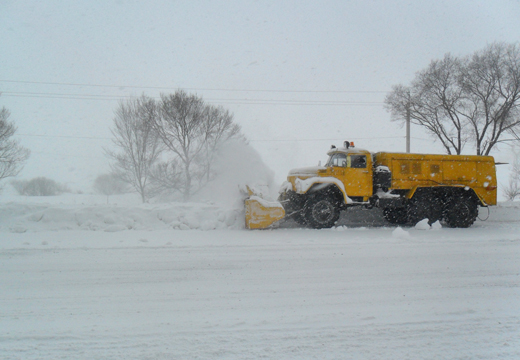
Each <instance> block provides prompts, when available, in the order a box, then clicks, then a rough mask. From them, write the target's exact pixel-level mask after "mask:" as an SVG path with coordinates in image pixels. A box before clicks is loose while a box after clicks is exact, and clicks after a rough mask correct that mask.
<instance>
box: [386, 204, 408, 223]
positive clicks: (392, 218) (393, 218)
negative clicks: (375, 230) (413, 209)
mask: <svg viewBox="0 0 520 360" xmlns="http://www.w3.org/2000/svg"><path fill="white" fill-rule="evenodd" d="M383 216H384V217H385V219H386V220H387V221H388V222H389V223H390V224H397V225H404V224H406V223H407V222H408V216H407V213H406V208H404V207H402V208H385V209H383Z"/></svg>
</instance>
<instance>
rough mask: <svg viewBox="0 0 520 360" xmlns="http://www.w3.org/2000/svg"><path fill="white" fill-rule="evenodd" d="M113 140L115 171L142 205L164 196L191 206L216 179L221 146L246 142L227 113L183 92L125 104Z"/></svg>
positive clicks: (117, 115) (118, 111) (116, 119)
mask: <svg viewBox="0 0 520 360" xmlns="http://www.w3.org/2000/svg"><path fill="white" fill-rule="evenodd" d="M112 134H113V143H114V145H115V148H116V150H114V151H111V150H107V151H106V153H107V155H108V156H109V157H110V158H111V159H112V160H113V162H112V164H111V166H112V171H113V173H115V174H116V175H117V176H118V177H119V178H120V179H121V180H123V181H125V182H126V183H128V184H129V185H130V186H131V187H132V188H133V189H134V190H135V191H137V192H138V193H139V194H140V195H141V198H142V201H143V202H145V201H146V200H147V199H148V198H150V197H151V196H154V195H156V194H159V193H163V192H177V193H180V194H182V197H183V199H184V200H188V199H189V198H190V197H191V196H192V195H193V194H194V193H196V192H197V191H198V190H200V189H201V188H203V187H204V185H206V184H207V182H208V181H210V180H211V179H212V176H213V169H212V161H213V159H214V156H215V152H216V150H217V149H218V147H219V145H221V144H222V143H223V142H225V141H227V140H229V139H231V138H236V137H242V135H241V134H240V127H239V126H238V125H237V124H235V123H234V121H233V115H232V114H230V113H229V111H227V110H225V109H224V108H222V107H220V106H214V105H210V104H207V103H205V102H204V101H203V99H202V98H200V97H198V96H196V95H190V94H187V93H186V92H184V91H177V92H175V93H174V94H162V95H161V97H160V99H159V100H155V99H152V98H150V97H147V96H144V95H143V96H141V97H140V98H138V99H130V100H127V101H124V102H121V103H120V104H119V107H118V108H117V109H116V111H115V117H114V126H113V128H112Z"/></svg>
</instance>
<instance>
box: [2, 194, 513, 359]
mask: <svg viewBox="0 0 520 360" xmlns="http://www.w3.org/2000/svg"><path fill="white" fill-rule="evenodd" d="M88 198H89V197H88V196H86V195H85V196H83V197H82V196H79V195H77V196H75V197H70V198H67V197H63V196H62V197H56V198H53V199H51V198H42V199H31V198H21V197H12V198H11V199H9V201H7V200H2V201H3V202H2V203H0V290H1V291H0V359H519V358H520V287H519V285H520V204H519V203H507V204H505V203H503V204H501V205H500V206H498V207H494V208H491V209H490V210H491V212H490V216H489V219H488V220H487V221H485V222H484V221H477V223H476V224H475V225H474V226H473V227H471V228H469V229H450V228H445V227H441V226H439V224H437V225H436V226H433V228H430V227H429V226H427V224H424V223H422V224H418V225H417V226H416V227H412V228H406V227H403V228H396V227H395V226H390V225H388V224H386V223H385V222H384V221H383V220H382V219H381V218H380V217H378V216H377V215H378V214H377V211H375V212H369V211H362V210H356V211H349V212H347V213H346V214H344V215H343V216H342V218H341V219H340V222H339V223H338V227H336V228H333V229H328V230H312V229H306V228H298V227H296V226H295V225H294V223H291V222H287V223H286V224H284V225H282V226H280V228H278V229H273V230H261V231H248V230H245V229H243V217H242V216H243V214H241V212H240V210H239V209H233V208H231V209H223V208H221V207H219V206H216V205H214V204H197V203H189V204H175V203H173V204H160V205H158V204H156V205H153V204H148V205H129V204H124V203H121V201H118V204H119V205H114V204H108V205H107V204H95V202H92V201H89V200H88ZM115 200H116V199H111V201H115ZM103 201H105V200H104V199H101V202H103ZM482 216H483V217H485V216H487V212H486V211H484V212H482ZM425 225H426V226H425Z"/></svg>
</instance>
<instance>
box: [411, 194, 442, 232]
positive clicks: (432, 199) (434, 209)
mask: <svg viewBox="0 0 520 360" xmlns="http://www.w3.org/2000/svg"><path fill="white" fill-rule="evenodd" d="M442 208H443V206H442V203H441V200H440V198H439V197H437V196H435V195H434V194H431V193H423V194H418V195H416V196H415V197H414V198H413V199H412V200H411V201H410V203H409V204H408V210H407V213H408V222H409V223H410V224H412V225H415V224H417V223H418V222H419V221H421V220H424V219H428V224H430V225H431V224H433V223H434V222H436V221H437V220H440V219H441V218H442Z"/></svg>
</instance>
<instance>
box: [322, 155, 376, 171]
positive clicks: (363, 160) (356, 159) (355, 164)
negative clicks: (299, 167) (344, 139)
mask: <svg viewBox="0 0 520 360" xmlns="http://www.w3.org/2000/svg"><path fill="white" fill-rule="evenodd" d="M325 166H339V167H349V168H358V169H364V168H366V167H367V157H366V155H348V156H347V155H346V154H341V153H338V154H333V155H331V156H330V158H329V160H328V161H327V164H325Z"/></svg>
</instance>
